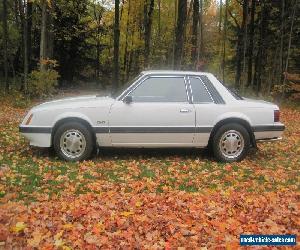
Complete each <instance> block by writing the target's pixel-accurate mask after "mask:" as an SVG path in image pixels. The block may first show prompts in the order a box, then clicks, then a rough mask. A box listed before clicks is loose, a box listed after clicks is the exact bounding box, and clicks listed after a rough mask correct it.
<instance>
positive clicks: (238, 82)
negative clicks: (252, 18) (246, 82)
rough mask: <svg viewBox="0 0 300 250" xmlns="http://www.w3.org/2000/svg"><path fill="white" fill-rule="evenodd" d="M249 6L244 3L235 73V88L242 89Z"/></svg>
mask: <svg viewBox="0 0 300 250" xmlns="http://www.w3.org/2000/svg"><path fill="white" fill-rule="evenodd" d="M247 5H248V0H244V1H243V21H242V25H241V27H237V28H238V41H237V51H236V72H235V85H234V86H235V88H236V89H239V88H240V87H241V75H242V59H243V40H244V36H245V25H246V19H247Z"/></svg>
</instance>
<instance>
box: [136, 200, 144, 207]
mask: <svg viewBox="0 0 300 250" xmlns="http://www.w3.org/2000/svg"><path fill="white" fill-rule="evenodd" d="M142 205H143V203H142V202H140V201H137V202H136V203H135V206H136V207H140V206H142Z"/></svg>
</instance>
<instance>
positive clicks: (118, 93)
mask: <svg viewBox="0 0 300 250" xmlns="http://www.w3.org/2000/svg"><path fill="white" fill-rule="evenodd" d="M142 75H143V74H139V75H138V76H136V77H135V78H133V79H132V80H131V81H128V82H127V83H126V84H124V85H122V86H120V87H119V88H118V89H117V90H116V91H115V92H114V93H112V95H111V96H112V97H113V98H117V97H118V96H119V95H121V94H122V93H123V92H124V91H125V90H126V89H127V88H128V87H129V86H130V85H132V84H133V83H134V82H135V81H136V80H137V79H139V78H140V77H141V76H142Z"/></svg>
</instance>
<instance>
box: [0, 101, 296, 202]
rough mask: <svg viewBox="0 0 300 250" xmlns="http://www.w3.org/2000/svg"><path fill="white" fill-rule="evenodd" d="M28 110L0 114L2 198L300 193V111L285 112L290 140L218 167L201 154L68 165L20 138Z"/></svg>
mask: <svg viewBox="0 0 300 250" xmlns="http://www.w3.org/2000/svg"><path fill="white" fill-rule="evenodd" d="M25 113H26V109H24V108H16V107H13V106H12V105H7V104H6V107H5V108H3V109H1V112H0V115H1V120H0V123H1V124H0V125H1V130H0V140H1V146H0V164H1V172H2V175H1V180H0V187H1V189H0V197H2V198H5V196H7V195H8V197H10V196H11V197H12V198H11V199H16V200H27V201H28V200H35V198H36V197H37V196H39V195H40V194H47V195H49V196H50V197H51V196H53V195H60V194H68V193H69V194H77V195H78V194H82V193H88V192H103V191H107V190H126V191H127V192H156V193H164V192H169V191H170V190H180V191H184V192H191V193H194V192H200V191H201V192H205V190H228V189H234V190H247V191H248V192H261V191H266V192H267V191H270V190H272V191H273V190H275V191H276V190H285V189H286V190H298V191H299V128H298V125H297V120H298V121H299V117H300V112H299V110H297V109H294V108H284V109H283V115H282V117H283V121H284V122H285V124H286V126H287V131H286V132H285V135H284V140H283V141H282V142H278V143H273V144H272V143H269V144H268V143H267V144H262V145H259V150H258V151H257V152H255V151H253V152H251V155H250V156H249V157H248V158H247V159H246V160H245V161H243V162H241V163H233V164H222V163H217V162H215V161H214V160H213V159H212V158H211V157H210V156H208V155H206V153H205V151H203V150H198V149H162V150H159V149H103V150H100V154H99V155H98V156H95V157H94V158H93V159H92V160H91V161H86V162H81V163H66V162H63V161H60V160H59V159H57V157H56V156H55V154H54V153H53V152H52V151H51V150H45V149H38V148H31V147H29V145H28V142H27V141H25V140H24V138H22V137H21V136H20V135H19V133H18V123H19V122H20V120H21V119H22V117H23V116H24V114H25Z"/></svg>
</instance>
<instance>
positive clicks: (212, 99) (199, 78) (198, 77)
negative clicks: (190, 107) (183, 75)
mask: <svg viewBox="0 0 300 250" xmlns="http://www.w3.org/2000/svg"><path fill="white" fill-rule="evenodd" d="M191 78H194V79H198V80H200V82H201V83H202V84H203V86H204V88H205V90H206V92H207V93H208V95H209V97H210V99H211V102H194V95H193V88H192V84H191ZM188 81H189V85H190V89H191V96H192V103H193V104H212V103H214V104H215V100H214V98H213V97H212V95H211V93H210V92H209V90H208V89H207V86H206V84H205V83H204V82H203V81H202V79H201V77H200V76H188Z"/></svg>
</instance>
